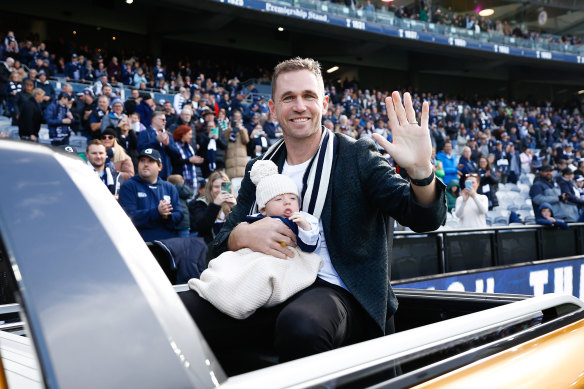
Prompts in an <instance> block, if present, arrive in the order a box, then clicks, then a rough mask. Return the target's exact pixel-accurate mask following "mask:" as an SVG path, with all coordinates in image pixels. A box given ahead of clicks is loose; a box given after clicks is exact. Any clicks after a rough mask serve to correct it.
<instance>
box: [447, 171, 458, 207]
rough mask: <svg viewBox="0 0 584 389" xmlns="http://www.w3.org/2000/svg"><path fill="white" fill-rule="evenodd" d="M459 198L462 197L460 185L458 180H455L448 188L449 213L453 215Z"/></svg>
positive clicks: (451, 181)
mask: <svg viewBox="0 0 584 389" xmlns="http://www.w3.org/2000/svg"><path fill="white" fill-rule="evenodd" d="M458 196H460V183H459V181H458V179H456V178H453V179H452V180H450V182H449V183H448V186H447V187H446V205H447V206H448V212H450V213H452V211H453V210H454V209H455V208H456V199H457V198H458Z"/></svg>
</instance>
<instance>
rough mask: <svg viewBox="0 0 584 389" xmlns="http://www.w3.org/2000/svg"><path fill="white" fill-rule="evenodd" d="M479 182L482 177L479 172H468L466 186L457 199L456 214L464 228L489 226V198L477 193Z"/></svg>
mask: <svg viewBox="0 0 584 389" xmlns="http://www.w3.org/2000/svg"><path fill="white" fill-rule="evenodd" d="M479 182H480V177H479V175H478V174H477V173H471V174H468V175H467V176H466V180H465V188H464V189H463V190H462V193H461V195H460V196H459V197H458V198H457V199H456V211H455V214H456V217H457V218H458V219H459V221H460V227H462V228H486V227H487V219H486V217H485V215H486V213H487V211H488V210H489V199H488V198H487V196H485V195H482V194H478V193H477V189H478V188H479ZM467 183H470V184H467Z"/></svg>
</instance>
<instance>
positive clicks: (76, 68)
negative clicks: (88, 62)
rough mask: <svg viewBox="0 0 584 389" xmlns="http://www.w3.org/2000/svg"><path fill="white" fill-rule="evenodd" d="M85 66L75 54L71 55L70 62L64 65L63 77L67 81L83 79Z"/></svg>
mask: <svg viewBox="0 0 584 389" xmlns="http://www.w3.org/2000/svg"><path fill="white" fill-rule="evenodd" d="M85 71H86V70H85V66H84V65H83V64H82V63H81V62H79V60H78V57H77V54H73V55H71V62H69V63H67V65H66V66H65V79H66V80H67V82H69V81H81V82H84V81H85Z"/></svg>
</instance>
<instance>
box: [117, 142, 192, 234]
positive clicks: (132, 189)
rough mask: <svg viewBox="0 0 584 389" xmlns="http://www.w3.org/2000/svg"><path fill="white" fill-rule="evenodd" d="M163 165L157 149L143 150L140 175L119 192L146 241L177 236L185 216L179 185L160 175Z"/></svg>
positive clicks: (122, 204)
mask: <svg viewBox="0 0 584 389" xmlns="http://www.w3.org/2000/svg"><path fill="white" fill-rule="evenodd" d="M162 167H163V164H162V159H161V157H160V153H159V152H158V151H157V150H155V149H151V148H150V149H145V150H142V152H140V156H139V160H138V175H136V176H134V177H132V178H130V179H129V180H128V181H126V182H124V184H123V185H122V187H121V188H120V192H119V194H120V198H119V201H120V205H121V206H122V208H123V209H124V210H125V211H126V213H127V214H128V216H130V218H131V219H132V222H133V223H134V226H136V228H137V229H138V232H139V233H140V235H142V238H143V239H144V241H146V242H151V241H153V240H159V239H167V238H174V237H176V236H177V233H176V229H175V227H176V225H177V224H178V223H179V222H180V221H181V220H182V218H183V211H182V209H181V207H180V203H179V198H178V192H177V190H176V188H175V187H174V185H172V184H169V183H168V182H166V181H164V180H162V179H160V177H158V174H159V173H160V170H161V169H162Z"/></svg>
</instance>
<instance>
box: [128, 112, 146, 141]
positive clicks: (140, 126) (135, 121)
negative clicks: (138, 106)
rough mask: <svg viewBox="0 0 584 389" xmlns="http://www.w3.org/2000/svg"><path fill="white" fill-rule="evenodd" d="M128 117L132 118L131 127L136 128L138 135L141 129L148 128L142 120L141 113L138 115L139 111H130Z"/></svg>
mask: <svg viewBox="0 0 584 389" xmlns="http://www.w3.org/2000/svg"><path fill="white" fill-rule="evenodd" d="M128 117H129V118H130V127H131V128H132V130H134V132H135V133H136V136H138V133H139V132H140V131H144V130H145V129H146V126H144V124H142V123H141V122H140V115H138V112H132V113H129V114H128Z"/></svg>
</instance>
